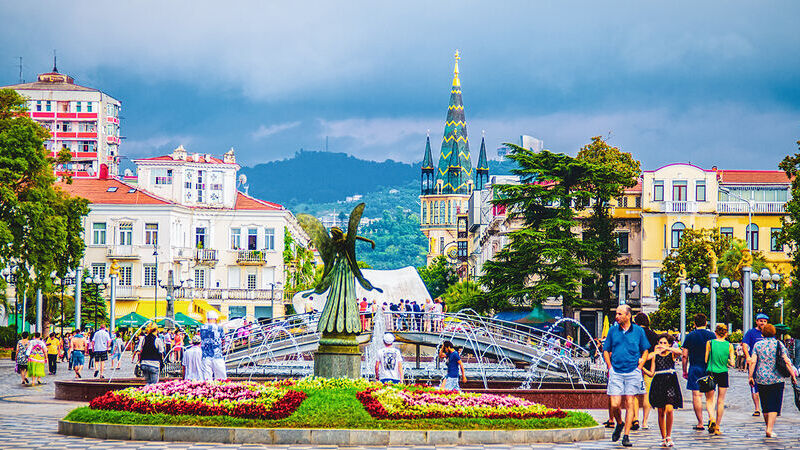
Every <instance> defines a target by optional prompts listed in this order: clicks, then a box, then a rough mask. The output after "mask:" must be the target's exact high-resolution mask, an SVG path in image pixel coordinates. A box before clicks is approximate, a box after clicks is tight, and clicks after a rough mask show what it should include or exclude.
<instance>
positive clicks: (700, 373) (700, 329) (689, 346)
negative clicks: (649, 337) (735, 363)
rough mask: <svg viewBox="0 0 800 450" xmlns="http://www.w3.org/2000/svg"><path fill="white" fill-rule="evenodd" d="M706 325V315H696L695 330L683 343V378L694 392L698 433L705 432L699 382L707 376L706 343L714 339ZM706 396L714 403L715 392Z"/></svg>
mask: <svg viewBox="0 0 800 450" xmlns="http://www.w3.org/2000/svg"><path fill="white" fill-rule="evenodd" d="M706 323H707V322H706V316H705V315H704V314H702V313H698V314H695V316H694V328H695V329H694V331H692V332H691V333H689V334H687V335H686V339H684V341H683V378H686V389H688V390H690V391H692V406H693V407H694V415H695V416H697V425H695V427H694V429H695V430H696V431H703V393H702V392H700V386H698V385H697V380H698V379H700V378H702V377H704V376H706V342H708V341H710V340H712V339H714V333H712V332H711V331H709V330H707V329H706ZM687 363H688V364H687ZM705 396H706V401H709V402H710V401H712V400H713V399H714V391H709V392H706V393H705ZM711 419H712V418H711V417H709V420H711Z"/></svg>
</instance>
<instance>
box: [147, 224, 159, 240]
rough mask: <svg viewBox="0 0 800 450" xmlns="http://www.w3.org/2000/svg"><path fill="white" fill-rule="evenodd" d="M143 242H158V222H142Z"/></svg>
mask: <svg viewBox="0 0 800 450" xmlns="http://www.w3.org/2000/svg"><path fill="white" fill-rule="evenodd" d="M144 243H145V245H156V244H158V224H157V223H146V224H144Z"/></svg>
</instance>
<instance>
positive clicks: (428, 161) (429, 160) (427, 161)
mask: <svg viewBox="0 0 800 450" xmlns="http://www.w3.org/2000/svg"><path fill="white" fill-rule="evenodd" d="M433 168H434V167H433V156H431V134H430V130H429V131H428V137H426V138H425V156H424V157H423V158H422V169H423V170H425V169H431V170H433Z"/></svg>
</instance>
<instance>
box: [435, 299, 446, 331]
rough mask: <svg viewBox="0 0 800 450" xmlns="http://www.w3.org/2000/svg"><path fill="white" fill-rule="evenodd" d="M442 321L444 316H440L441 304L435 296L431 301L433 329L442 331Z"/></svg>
mask: <svg viewBox="0 0 800 450" xmlns="http://www.w3.org/2000/svg"><path fill="white" fill-rule="evenodd" d="M442 321H444V317H443V316H442V304H441V301H440V300H439V299H438V298H437V299H436V300H434V301H433V331H435V332H439V331H442Z"/></svg>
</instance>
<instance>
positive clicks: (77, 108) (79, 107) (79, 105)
mask: <svg viewBox="0 0 800 450" xmlns="http://www.w3.org/2000/svg"><path fill="white" fill-rule="evenodd" d="M75 112H81V102H75Z"/></svg>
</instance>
